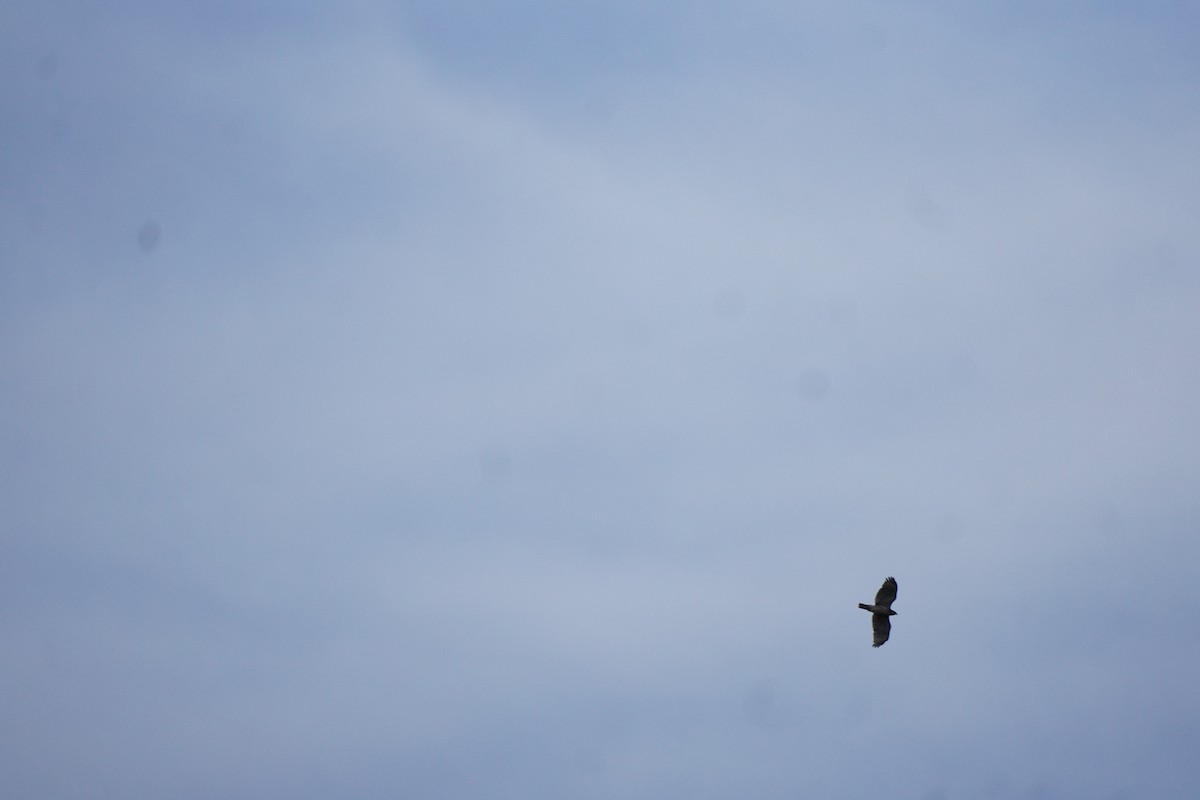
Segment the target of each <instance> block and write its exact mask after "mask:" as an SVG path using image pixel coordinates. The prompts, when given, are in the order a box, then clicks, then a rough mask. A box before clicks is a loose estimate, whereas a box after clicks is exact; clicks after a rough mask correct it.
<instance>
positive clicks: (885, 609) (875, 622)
mask: <svg viewBox="0 0 1200 800" xmlns="http://www.w3.org/2000/svg"><path fill="white" fill-rule="evenodd" d="M897 588H899V587H898V586H897V584H896V579H895V578H888V579H887V580H886V581H884V582H883V586H880V587H879V591H878V592H876V593H875V604H874V605H870V606H869V605H867V604H866V603H859V604H858V607H859V608H865V609H866V610H867V611H870V612H871V629H872V630H874V631H875V641H873V642H872V643H871V646H872V647H879V645H881V644H883V643H884V642H886V641H887V640H888V635H889V634H891V632H892V621H891V619H889V618H890V617H894V616H895V615H896V612H895V611H892V603H893V602H894V601H895V599H896V590H897Z"/></svg>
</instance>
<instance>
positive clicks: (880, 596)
mask: <svg viewBox="0 0 1200 800" xmlns="http://www.w3.org/2000/svg"><path fill="white" fill-rule="evenodd" d="M898 588H900V587H899V586H898V585H897V584H896V579H895V578H888V579H887V580H886V581H884V582H883V586H880V587H879V591H878V592H876V593H875V605H877V606H890V605H891V604H892V601H893V600H895V599H896V590H897V589H898ZM876 630H878V627H876ZM883 640H884V641H887V634H886V633H885V634H884V635H883ZM880 644H883V642H880Z"/></svg>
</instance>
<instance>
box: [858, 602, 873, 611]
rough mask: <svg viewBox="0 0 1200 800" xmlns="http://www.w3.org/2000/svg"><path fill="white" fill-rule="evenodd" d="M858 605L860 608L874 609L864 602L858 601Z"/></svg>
mask: <svg viewBox="0 0 1200 800" xmlns="http://www.w3.org/2000/svg"><path fill="white" fill-rule="evenodd" d="M858 607H859V608H861V609H864V610H866V611H874V610H875V609H873V608H871V607H870V606H869V605H867V604H866V603H859V604H858Z"/></svg>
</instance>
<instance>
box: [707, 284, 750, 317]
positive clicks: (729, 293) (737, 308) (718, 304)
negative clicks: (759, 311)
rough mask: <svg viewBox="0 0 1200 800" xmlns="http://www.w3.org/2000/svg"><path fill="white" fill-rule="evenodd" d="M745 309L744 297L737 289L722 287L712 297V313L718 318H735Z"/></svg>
mask: <svg viewBox="0 0 1200 800" xmlns="http://www.w3.org/2000/svg"><path fill="white" fill-rule="evenodd" d="M745 310H746V298H745V297H743V296H742V293H741V292H739V291H738V290H737V289H732V288H730V289H722V290H721V291H719V292H717V294H716V295H715V296H714V297H713V313H715V314H716V315H717V317H718V318H720V319H723V320H733V319H737V318H738V317H740V316H741V315H742V312H743V311H745Z"/></svg>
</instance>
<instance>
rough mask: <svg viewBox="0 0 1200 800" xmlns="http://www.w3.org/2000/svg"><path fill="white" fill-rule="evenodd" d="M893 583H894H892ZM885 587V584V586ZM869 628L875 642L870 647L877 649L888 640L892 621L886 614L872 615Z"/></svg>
mask: <svg viewBox="0 0 1200 800" xmlns="http://www.w3.org/2000/svg"><path fill="white" fill-rule="evenodd" d="M893 583H895V581H893ZM885 585H886V584H885ZM871 628H872V630H874V631H875V640H874V641H873V642H871V647H879V645H881V644H883V643H884V642H886V641H887V640H888V636H890V635H891V633H892V621H891V620H890V619H889V618H888V615H887V614H872V615H871Z"/></svg>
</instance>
